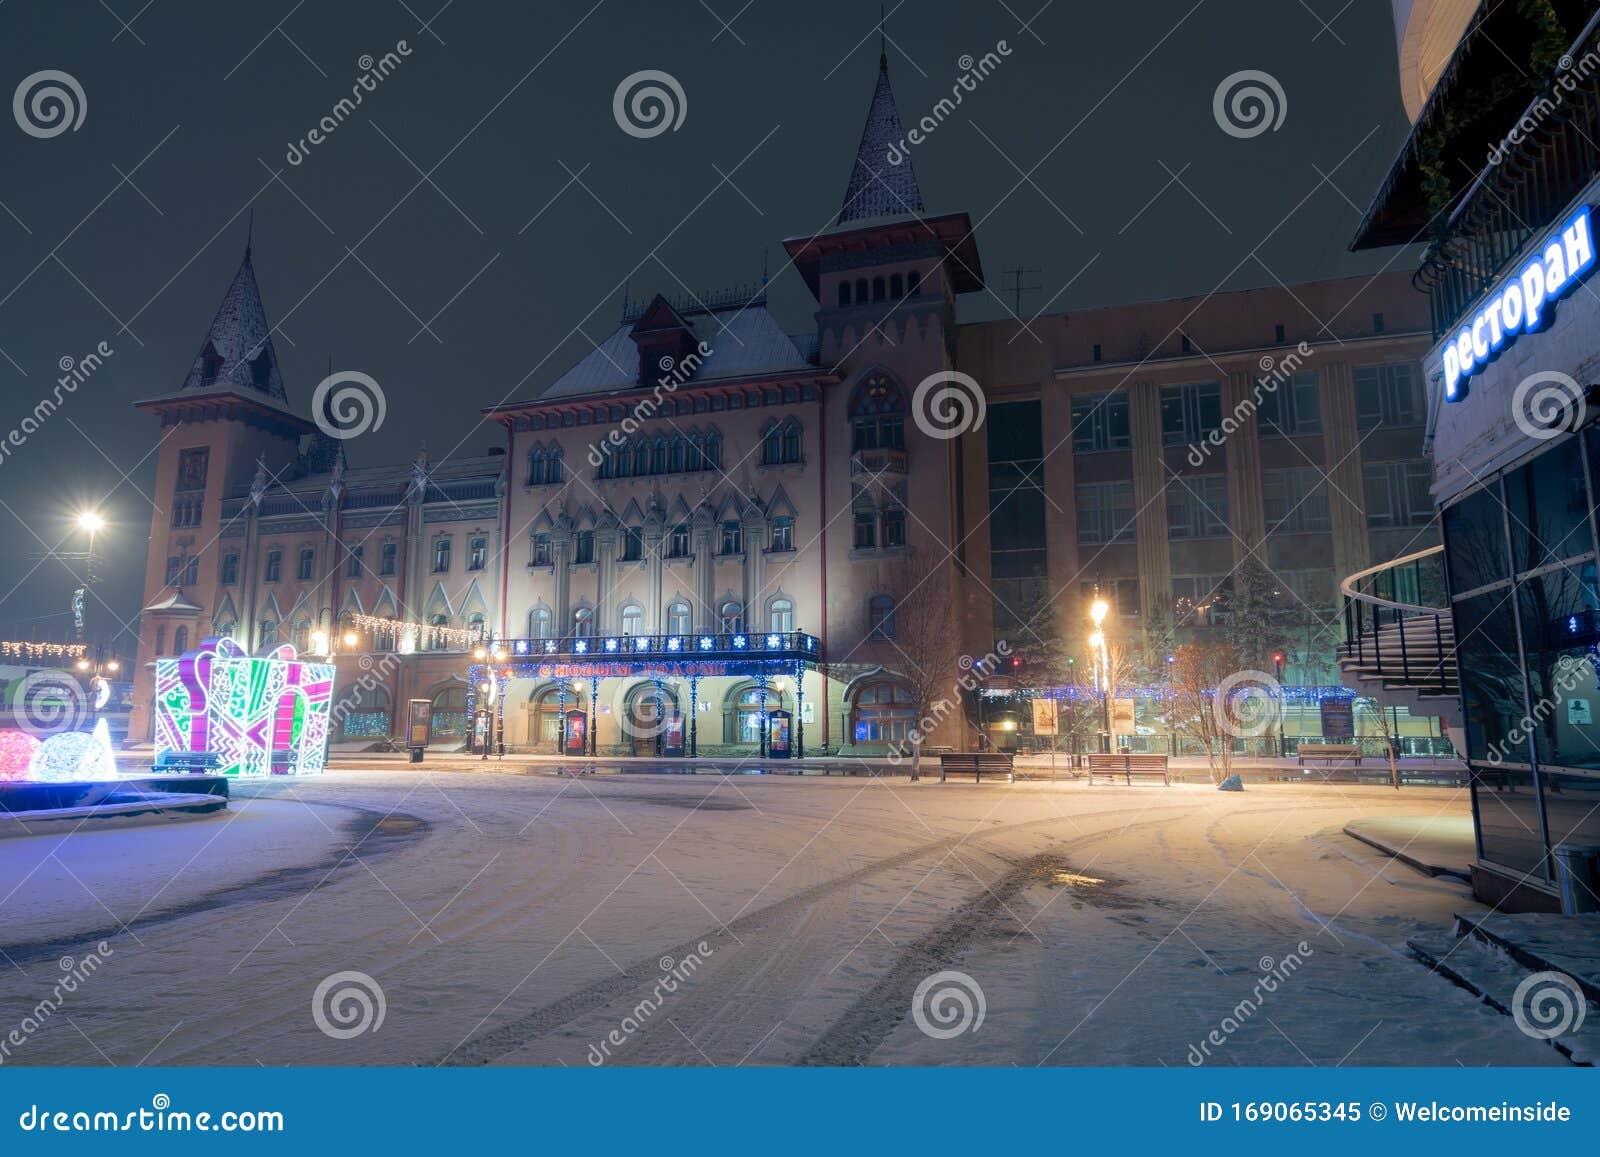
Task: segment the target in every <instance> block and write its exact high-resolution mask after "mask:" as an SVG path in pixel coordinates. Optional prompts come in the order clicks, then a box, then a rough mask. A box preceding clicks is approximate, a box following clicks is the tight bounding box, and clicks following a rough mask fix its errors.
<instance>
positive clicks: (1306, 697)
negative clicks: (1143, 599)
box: [981, 684, 1361, 703]
mask: <svg viewBox="0 0 1600 1157" xmlns="http://www.w3.org/2000/svg"><path fill="white" fill-rule="evenodd" d="M1215 690H1216V689H1215V688H1208V689H1207V691H1206V694H1214V693H1215ZM1234 690H1235V692H1241V691H1248V692H1249V693H1250V694H1252V695H1255V694H1259V695H1261V696H1263V697H1265V698H1267V699H1280V698H1281V699H1283V700H1284V701H1285V702H1287V703H1321V702H1323V701H1324V700H1340V699H1359V698H1361V696H1359V695H1357V694H1356V693H1355V692H1354V691H1352V690H1350V689H1349V688H1348V687H1291V686H1279V687H1273V686H1271V685H1270V684H1249V685H1248V686H1243V685H1241V686H1239V687H1236V688H1234ZM981 694H982V697H983V698H985V699H1067V700H1077V699H1084V700H1089V701H1092V702H1095V703H1098V702H1099V701H1100V695H1101V692H1100V691H1098V690H1096V689H1095V688H1093V687H1034V688H1029V689H1019V690H1015V691H999V690H985V691H983V692H982V693H981ZM1188 694H1189V693H1188V692H1185V695H1186V696H1187V695H1188ZM1173 695H1174V692H1173V691H1172V689H1171V688H1168V687H1118V688H1117V689H1116V691H1115V692H1113V694H1112V696H1111V697H1112V698H1113V699H1155V700H1163V699H1171V698H1172V697H1173Z"/></svg>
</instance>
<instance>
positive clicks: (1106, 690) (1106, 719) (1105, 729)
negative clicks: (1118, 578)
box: [1089, 599, 1111, 755]
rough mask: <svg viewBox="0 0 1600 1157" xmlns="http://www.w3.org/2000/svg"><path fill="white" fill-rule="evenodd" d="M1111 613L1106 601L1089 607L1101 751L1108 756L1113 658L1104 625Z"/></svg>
mask: <svg viewBox="0 0 1600 1157" xmlns="http://www.w3.org/2000/svg"><path fill="white" fill-rule="evenodd" d="M1110 612H1111V607H1110V605H1109V604H1107V602H1106V601H1105V599H1095V601H1094V602H1093V603H1092V604H1090V607H1089V621H1090V622H1092V623H1093V624H1094V633H1093V634H1091V635H1090V636H1089V646H1090V647H1091V648H1093V650H1094V661H1095V680H1094V681H1095V685H1096V687H1097V688H1098V689H1099V691H1100V728H1101V730H1100V750H1101V751H1102V752H1103V753H1105V754H1108V755H1109V754H1110V752H1111V671H1110V659H1111V656H1110V653H1109V652H1108V651H1107V650H1106V633H1105V631H1104V629H1102V624H1104V623H1105V621H1106V615H1108V614H1110Z"/></svg>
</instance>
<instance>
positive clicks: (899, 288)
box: [889, 273, 906, 301]
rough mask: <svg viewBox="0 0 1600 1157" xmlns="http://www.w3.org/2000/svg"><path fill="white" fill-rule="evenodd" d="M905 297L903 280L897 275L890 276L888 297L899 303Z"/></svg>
mask: <svg viewBox="0 0 1600 1157" xmlns="http://www.w3.org/2000/svg"><path fill="white" fill-rule="evenodd" d="M905 295H906V283H905V279H904V278H902V277H901V276H900V275H899V274H898V273H895V274H892V275H890V277H889V296H890V297H892V298H894V299H895V300H896V301H899V300H900V299H901V298H902V297H904V296H905Z"/></svg>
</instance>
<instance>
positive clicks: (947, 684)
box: [869, 555, 963, 782]
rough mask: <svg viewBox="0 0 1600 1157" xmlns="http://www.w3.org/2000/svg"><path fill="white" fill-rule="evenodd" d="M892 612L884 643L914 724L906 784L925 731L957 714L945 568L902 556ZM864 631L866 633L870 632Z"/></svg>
mask: <svg viewBox="0 0 1600 1157" xmlns="http://www.w3.org/2000/svg"><path fill="white" fill-rule="evenodd" d="M894 590H895V596H894V600H895V602H894V613H893V616H892V618H891V620H890V622H889V623H888V624H887V630H883V629H880V630H879V632H878V636H879V637H880V638H887V639H888V640H889V641H890V642H891V645H892V646H893V648H894V650H895V651H896V652H897V654H898V657H899V662H897V663H895V664H894V668H895V671H896V673H897V674H898V675H899V676H900V681H901V683H902V684H903V685H904V686H905V688H906V689H907V690H908V691H909V692H910V693H911V699H912V702H913V704H914V705H915V708H916V720H915V723H914V725H913V727H912V728H911V731H910V733H909V734H908V735H907V737H906V738H907V740H908V741H909V742H910V744H911V779H912V782H916V780H917V779H919V778H920V776H921V769H922V744H923V741H924V740H926V739H927V735H928V732H929V731H931V730H932V729H933V728H935V727H937V726H938V725H939V724H940V723H941V722H943V721H944V720H945V719H947V718H949V717H950V716H952V715H955V714H957V713H958V712H960V711H961V709H962V707H961V688H960V685H959V683H958V682H957V680H958V679H959V678H960V676H961V675H962V673H963V668H962V666H961V657H962V654H963V651H962V649H961V632H960V630H959V628H958V622H959V619H958V616H957V615H956V613H955V598H954V596H953V593H952V592H953V587H952V583H951V579H950V564H949V563H940V564H938V565H937V566H935V567H934V568H933V569H932V570H926V569H925V568H923V567H921V566H919V565H918V562H917V559H916V558H915V556H913V555H907V556H906V557H905V559H904V560H903V561H902V563H901V564H900V566H899V567H898V568H897V573H896V574H895V585H894ZM870 629H871V628H870V627H869V631H870Z"/></svg>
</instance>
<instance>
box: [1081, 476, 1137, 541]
mask: <svg viewBox="0 0 1600 1157" xmlns="http://www.w3.org/2000/svg"><path fill="white" fill-rule="evenodd" d="M1077 505H1078V541H1079V542H1082V543H1096V542H1132V541H1133V483H1132V481H1127V482H1080V483H1078V486H1077Z"/></svg>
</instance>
